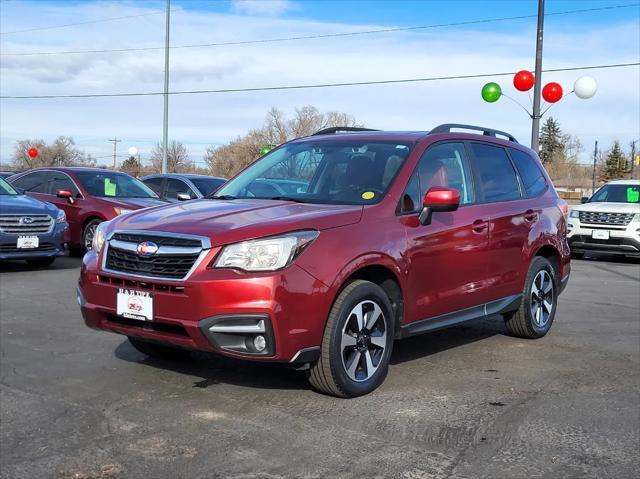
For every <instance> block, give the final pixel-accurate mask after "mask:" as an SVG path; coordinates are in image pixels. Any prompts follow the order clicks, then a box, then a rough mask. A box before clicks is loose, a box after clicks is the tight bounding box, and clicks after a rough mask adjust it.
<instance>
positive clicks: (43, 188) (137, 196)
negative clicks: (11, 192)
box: [8, 168, 166, 249]
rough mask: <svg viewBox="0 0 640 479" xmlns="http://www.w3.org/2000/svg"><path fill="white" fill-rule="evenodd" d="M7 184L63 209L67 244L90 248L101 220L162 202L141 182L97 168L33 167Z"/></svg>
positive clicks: (123, 174) (162, 203)
mask: <svg viewBox="0 0 640 479" xmlns="http://www.w3.org/2000/svg"><path fill="white" fill-rule="evenodd" d="M8 181H9V183H11V184H12V185H13V186H14V187H18V188H20V189H21V190H24V192H25V193H26V194H27V195H29V196H33V197H34V198H37V199H39V200H42V201H48V202H49V203H53V204H54V205H56V206H57V207H58V208H60V209H62V210H64V212H65V213H66V215H67V221H68V222H69V229H70V235H71V241H70V244H71V246H72V247H76V248H87V249H88V248H90V247H91V242H92V241H93V235H94V232H95V230H96V227H97V226H98V225H99V224H100V223H102V222H103V221H107V220H111V219H113V218H115V217H116V216H119V215H122V214H125V213H128V212H130V211H133V210H138V209H140V208H147V207H150V206H158V205H165V204H166V202H164V201H161V200H160V199H159V198H158V196H157V195H156V194H155V193H154V192H153V191H151V190H150V189H149V188H148V187H146V186H145V185H144V184H143V183H142V182H141V181H139V180H137V179H135V178H133V177H132V176H129V175H127V174H126V173H120V172H116V171H109V170H104V169H101V168H36V169H33V170H29V171H25V172H23V173H19V174H17V175H15V176H12V177H11V178H9V180H8Z"/></svg>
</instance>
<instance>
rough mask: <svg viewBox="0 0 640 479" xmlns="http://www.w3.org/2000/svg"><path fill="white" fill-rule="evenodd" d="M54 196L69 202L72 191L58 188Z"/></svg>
mask: <svg viewBox="0 0 640 479" xmlns="http://www.w3.org/2000/svg"><path fill="white" fill-rule="evenodd" d="M56 196H57V197H58V198H64V199H66V200H67V201H68V202H69V203H73V193H72V192H71V191H69V190H58V191H56Z"/></svg>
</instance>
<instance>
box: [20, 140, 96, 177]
mask: <svg viewBox="0 0 640 479" xmlns="http://www.w3.org/2000/svg"><path fill="white" fill-rule="evenodd" d="M30 148H36V149H37V150H38V156H36V157H35V158H31V157H30V156H29V153H28V152H29V149H30ZM93 165H95V160H94V159H93V158H92V157H91V155H88V154H86V153H85V152H84V151H82V150H80V149H79V148H77V147H76V146H75V142H74V141H73V138H71V137H68V136H59V137H58V138H56V139H55V140H54V141H53V143H51V144H47V143H46V142H45V141H44V140H30V139H26V140H18V141H17V142H16V146H15V149H14V153H13V166H14V168H16V169H18V170H20V169H28V168H37V167H40V166H93Z"/></svg>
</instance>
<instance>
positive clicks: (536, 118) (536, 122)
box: [531, 0, 544, 153]
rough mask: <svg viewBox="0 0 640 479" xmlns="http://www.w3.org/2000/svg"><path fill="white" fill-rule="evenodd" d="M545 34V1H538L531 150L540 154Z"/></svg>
mask: <svg viewBox="0 0 640 479" xmlns="http://www.w3.org/2000/svg"><path fill="white" fill-rule="evenodd" d="M543 33H544V0H538V37H537V41H536V70H535V83H534V84H533V114H532V115H531V119H532V122H531V149H532V150H533V151H535V152H536V153H538V147H539V143H540V90H541V87H542V36H543Z"/></svg>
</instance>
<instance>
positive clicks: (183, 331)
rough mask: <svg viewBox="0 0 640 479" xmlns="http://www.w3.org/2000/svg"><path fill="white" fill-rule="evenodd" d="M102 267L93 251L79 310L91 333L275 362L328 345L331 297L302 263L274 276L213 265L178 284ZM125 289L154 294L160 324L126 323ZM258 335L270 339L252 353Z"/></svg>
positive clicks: (155, 321)
mask: <svg viewBox="0 0 640 479" xmlns="http://www.w3.org/2000/svg"><path fill="white" fill-rule="evenodd" d="M98 261H99V258H98V255H96V254H95V253H94V252H91V251H90V252H88V253H87V254H86V255H85V257H84V259H83V265H82V269H81V272H80V279H79V284H78V303H79V305H80V309H81V311H82V315H83V318H84V321H85V323H86V325H87V326H89V327H90V328H93V329H99V330H105V331H111V332H114V333H118V334H123V335H126V336H134V337H138V338H142V339H145V340H149V341H155V342H160V343H165V344H171V345H174V346H178V347H182V348H188V349H194V350H202V351H212V352H217V353H220V354H224V355H227V356H231V357H237V358H243V359H250V360H258V361H274V362H290V361H292V360H295V361H296V362H297V361H298V360H299V358H300V357H303V358H307V357H309V352H308V351H309V350H311V351H314V350H315V348H317V347H318V346H319V345H320V344H321V342H322V335H323V332H324V325H325V321H326V318H327V315H328V311H329V308H330V307H331V304H330V301H328V298H329V297H330V296H331V295H330V294H327V287H326V286H325V285H324V284H323V283H322V282H320V281H318V280H317V279H315V278H314V277H313V276H311V275H309V274H308V273H307V272H306V271H304V270H303V269H301V268H299V267H297V266H296V265H295V264H294V265H292V266H290V267H288V268H286V269H284V270H282V271H278V272H275V273H268V274H264V273H262V274H244V273H240V272H238V271H234V270H222V269H221V270H215V269H209V268H207V267H206V265H207V264H208V261H210V259H207V260H205V261H203V262H202V264H201V265H200V266H199V267H198V269H196V271H194V272H193V273H192V274H191V276H190V277H189V279H188V280H187V281H184V282H179V281H166V280H149V279H139V280H138V279H136V278H132V277H130V276H124V275H118V274H115V273H105V272H102V271H101V270H100V269H99V268H98V264H99V262H98ZM120 289H131V290H136V291H146V292H150V293H151V294H152V295H153V309H154V319H153V321H140V320H136V319H126V318H122V317H119V316H118V315H117V314H116V313H117V311H116V297H117V293H118V291H119V290H120ZM256 328H261V329H256ZM257 335H262V336H263V337H264V338H265V340H266V347H265V349H264V350H262V351H257V350H256V349H255V348H254V347H253V346H252V344H253V343H252V341H253V339H255V337H256V336H257Z"/></svg>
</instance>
